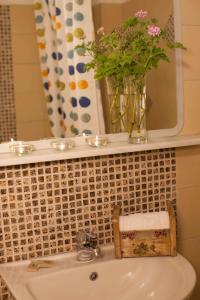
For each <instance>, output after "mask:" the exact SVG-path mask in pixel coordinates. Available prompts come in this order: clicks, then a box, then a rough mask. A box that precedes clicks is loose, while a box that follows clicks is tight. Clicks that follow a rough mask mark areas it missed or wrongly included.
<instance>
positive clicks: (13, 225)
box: [0, 149, 176, 300]
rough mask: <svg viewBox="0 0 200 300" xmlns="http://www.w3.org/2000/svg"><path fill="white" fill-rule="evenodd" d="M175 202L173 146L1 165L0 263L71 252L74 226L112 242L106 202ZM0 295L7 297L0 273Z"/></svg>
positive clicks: (151, 205)
mask: <svg viewBox="0 0 200 300" xmlns="http://www.w3.org/2000/svg"><path fill="white" fill-rule="evenodd" d="M166 200H170V201H172V203H173V204H174V206H175V205H176V157H175V151H174V149H165V150H155V151H146V152H137V153H128V154H118V155H109V156H101V157H91V158H80V159H72V160H65V161H56V162H55V161H53V162H44V163H34V164H27V165H19V166H11V167H1V168H0V263H4V262H11V261H16V260H23V259H31V258H36V257H40V256H45V255H51V254H57V253H63V252H67V251H71V250H73V249H74V246H75V244H76V232H77V231H78V230H82V229H86V230H94V231H96V232H97V233H98V237H99V242H100V244H107V243H111V242H112V240H113V236H112V226H111V216H112V210H113V206H114V205H115V204H117V203H118V204H122V212H123V214H129V213H135V212H147V211H160V210H164V209H165V208H166ZM0 299H1V300H14V298H13V297H12V295H11V294H10V292H9V291H8V290H7V288H6V286H5V283H4V282H3V281H2V279H1V278H0Z"/></svg>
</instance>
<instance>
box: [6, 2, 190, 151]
mask: <svg viewBox="0 0 200 300" xmlns="http://www.w3.org/2000/svg"><path fill="white" fill-rule="evenodd" d="M92 1H93V2H95V3H99V2H103V3H106V2H109V3H112V2H115V3H116V0H92ZM117 1H118V2H125V1H127V0H117ZM3 2H4V3H5V2H7V3H8V2H9V3H10V4H11V3H15V4H17V3H19V4H21V3H25V2H26V3H27V2H28V3H29V1H27V0H23V1H22V0H9V1H8V0H6V1H5V0H4V1H3ZM30 2H32V1H31V0H30ZM30 4H31V3H30ZM173 8H174V25H175V26H174V27H175V28H174V29H175V38H176V40H178V41H181V40H182V39H181V7H180V0H173ZM181 52H182V51H181V50H179V49H178V50H175V57H176V95H177V124H176V126H175V127H173V128H167V129H158V130H149V131H148V138H149V139H151V138H153V139H154V138H163V137H171V136H176V135H178V134H179V133H180V131H181V129H182V128H183V124H184V111H183V107H184V98H183V71H182V69H183V67H182V53H181ZM107 136H108V138H109V140H110V141H111V142H119V141H122V142H123V141H127V140H128V134H127V133H116V134H107ZM53 139H55V138H47V139H42V140H38V141H29V142H30V143H32V144H33V145H35V147H36V149H48V148H50V141H51V140H53ZM70 139H73V140H75V141H76V142H77V143H76V144H77V146H79V145H84V144H85V138H84V137H71V138H70ZM29 142H28V143H29ZM8 145H9V143H2V144H0V153H5V152H8Z"/></svg>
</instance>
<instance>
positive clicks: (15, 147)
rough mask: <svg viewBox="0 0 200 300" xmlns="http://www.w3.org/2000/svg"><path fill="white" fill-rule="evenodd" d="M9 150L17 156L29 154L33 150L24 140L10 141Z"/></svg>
mask: <svg viewBox="0 0 200 300" xmlns="http://www.w3.org/2000/svg"><path fill="white" fill-rule="evenodd" d="M9 149H10V152H12V153H14V154H15V155H17V156H23V155H27V154H30V153H31V152H32V151H33V150H34V146H33V145H31V144H28V143H25V142H16V143H12V144H11V145H10V146H9Z"/></svg>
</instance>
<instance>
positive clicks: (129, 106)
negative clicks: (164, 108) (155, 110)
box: [123, 77, 147, 144]
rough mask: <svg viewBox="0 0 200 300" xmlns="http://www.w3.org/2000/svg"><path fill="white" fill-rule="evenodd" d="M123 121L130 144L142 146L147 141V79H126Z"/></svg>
mask: <svg viewBox="0 0 200 300" xmlns="http://www.w3.org/2000/svg"><path fill="white" fill-rule="evenodd" d="M123 86H124V109H123V119H124V122H123V123H124V124H125V125H124V127H125V130H126V131H127V132H128V133H129V142H130V143H132V144H142V143H145V142H146V141H147V130H146V84H145V79H144V78H142V79H141V80H137V81H136V80H134V79H133V78H132V77H126V78H124V82H123Z"/></svg>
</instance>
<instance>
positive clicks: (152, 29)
mask: <svg viewBox="0 0 200 300" xmlns="http://www.w3.org/2000/svg"><path fill="white" fill-rule="evenodd" d="M160 32H161V30H160V27H158V26H155V25H149V26H148V34H149V35H151V36H157V35H160Z"/></svg>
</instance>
